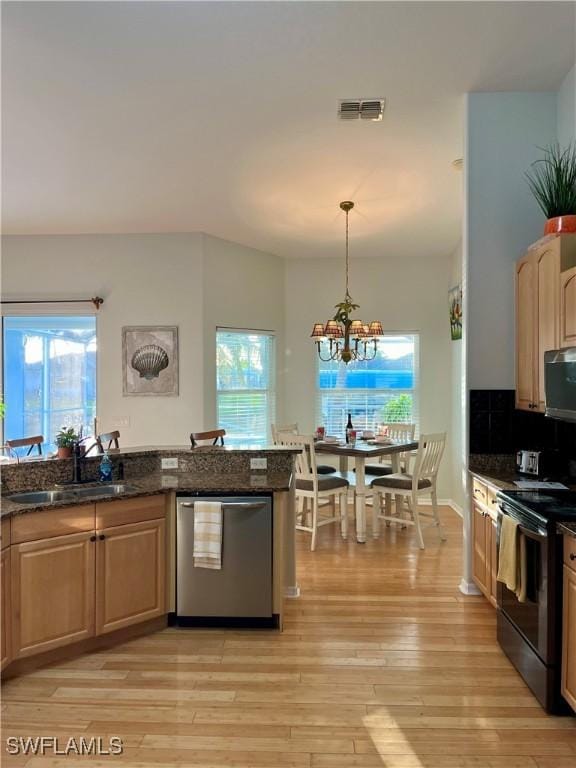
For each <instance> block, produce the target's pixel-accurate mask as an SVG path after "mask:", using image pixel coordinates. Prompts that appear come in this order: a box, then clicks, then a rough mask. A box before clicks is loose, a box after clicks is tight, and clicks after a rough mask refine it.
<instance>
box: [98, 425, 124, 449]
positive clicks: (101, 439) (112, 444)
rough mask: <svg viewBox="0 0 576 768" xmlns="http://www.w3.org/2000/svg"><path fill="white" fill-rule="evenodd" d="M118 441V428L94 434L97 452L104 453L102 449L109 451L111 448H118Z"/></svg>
mask: <svg viewBox="0 0 576 768" xmlns="http://www.w3.org/2000/svg"><path fill="white" fill-rule="evenodd" d="M119 441H120V432H118V430H114V432H103V433H102V434H101V435H97V436H96V442H97V444H98V451H99V453H104V451H109V450H111V449H112V448H114V449H116V450H119V448H120V442H119ZM104 443H107V445H106V447H104Z"/></svg>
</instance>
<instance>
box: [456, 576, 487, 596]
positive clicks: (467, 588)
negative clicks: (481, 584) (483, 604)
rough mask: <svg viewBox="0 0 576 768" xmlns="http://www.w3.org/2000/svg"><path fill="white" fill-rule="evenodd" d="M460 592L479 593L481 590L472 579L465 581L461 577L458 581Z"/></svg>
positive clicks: (465, 593)
mask: <svg viewBox="0 0 576 768" xmlns="http://www.w3.org/2000/svg"><path fill="white" fill-rule="evenodd" d="M460 592H462V594H463V595H481V594H482V592H480V590H479V589H478V587H477V586H476V584H474V582H473V581H466V580H465V579H462V581H461V582H460Z"/></svg>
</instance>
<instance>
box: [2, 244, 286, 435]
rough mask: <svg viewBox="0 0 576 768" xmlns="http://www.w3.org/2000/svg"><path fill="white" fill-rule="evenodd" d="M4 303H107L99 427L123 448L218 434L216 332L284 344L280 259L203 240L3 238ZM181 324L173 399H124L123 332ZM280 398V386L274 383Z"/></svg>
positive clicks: (101, 336) (101, 335)
mask: <svg viewBox="0 0 576 768" xmlns="http://www.w3.org/2000/svg"><path fill="white" fill-rule="evenodd" d="M2 244H3V254H2V256H3V259H2V261H3V264H2V278H3V282H2V295H3V297H4V298H14V299H59V298H64V299H70V298H87V297H91V296H95V295H100V296H103V297H104V299H105V302H104V304H103V306H102V308H101V310H100V312H99V314H98V372H99V373H98V419H99V426H100V428H101V429H102V430H108V429H112V428H114V427H115V425H116V423H117V421H118V420H119V419H129V422H130V423H129V425H128V426H121V427H120V431H121V435H122V444H123V445H146V444H151V443H154V444H165V445H167V444H174V443H177V444H183V443H187V442H188V435H189V434H190V431H191V430H192V429H202V428H209V427H213V426H214V425H215V398H214V382H215V378H216V377H215V336H214V331H215V328H216V326H217V325H229V326H236V327H241V328H264V329H270V330H275V331H277V332H278V336H279V339H278V342H279V349H281V348H282V344H283V335H282V333H283V321H284V307H283V300H284V288H283V278H284V270H283V264H282V260H281V259H279V258H277V257H273V256H270V255H269V254H264V253H261V252H259V251H254V250H252V249H250V248H245V247H243V246H239V245H236V244H234V243H228V242H226V241H223V240H219V239H218V238H214V237H209V236H205V235H202V234H200V233H191V234H181V235H78V236H76V235H73V236H68V235H64V236H10V237H4V238H3V241H2ZM156 324H158V325H177V326H178V328H179V347H180V394H179V396H178V397H160V398H157V397H153V398H150V397H124V396H123V395H122V356H121V329H122V326H123V325H156ZM279 387H280V391H281V381H280V382H279Z"/></svg>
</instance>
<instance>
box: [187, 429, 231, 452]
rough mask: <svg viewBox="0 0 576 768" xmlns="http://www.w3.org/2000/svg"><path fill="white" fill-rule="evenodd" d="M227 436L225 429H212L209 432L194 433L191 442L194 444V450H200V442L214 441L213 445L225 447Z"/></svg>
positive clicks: (191, 435)
mask: <svg viewBox="0 0 576 768" xmlns="http://www.w3.org/2000/svg"><path fill="white" fill-rule="evenodd" d="M225 434H226V430H225V429H212V430H210V431H208V432H192V433H191V434H190V442H191V444H192V448H198V447H200V446H198V442H203V441H204V440H212V445H218V443H220V445H224V435H225Z"/></svg>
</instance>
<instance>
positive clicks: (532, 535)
mask: <svg viewBox="0 0 576 768" xmlns="http://www.w3.org/2000/svg"><path fill="white" fill-rule="evenodd" d="M518 528H519V530H520V533H521V534H522V535H523V536H526V538H527V539H532V541H541V540H542V539H546V538H547V537H548V534H547V533H546V532H545V531H541V530H540V529H538V533H536V531H531V530H529V529H528V528H524V526H523V525H519V526H518Z"/></svg>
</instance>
